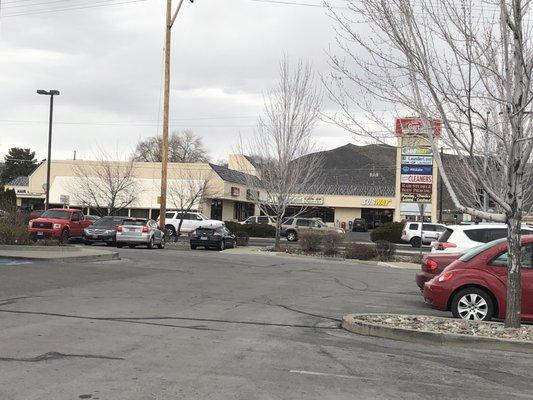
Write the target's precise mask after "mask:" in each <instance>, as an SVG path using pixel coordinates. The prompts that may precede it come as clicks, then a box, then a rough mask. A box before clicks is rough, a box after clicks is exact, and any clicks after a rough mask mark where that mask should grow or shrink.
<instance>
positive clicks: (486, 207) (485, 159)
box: [483, 111, 490, 222]
mask: <svg viewBox="0 0 533 400" xmlns="http://www.w3.org/2000/svg"><path fill="white" fill-rule="evenodd" d="M489 117H490V111H487V124H486V126H485V133H486V135H487V136H486V137H485V151H484V154H483V174H486V173H487V166H488V155H487V153H488V152H489ZM488 210H489V195H488V194H487V192H486V191H485V190H483V211H485V212H487V211H488ZM486 221H487V220H486V219H485V218H484V219H483V222H486Z"/></svg>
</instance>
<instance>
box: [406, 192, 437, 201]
mask: <svg viewBox="0 0 533 400" xmlns="http://www.w3.org/2000/svg"><path fill="white" fill-rule="evenodd" d="M401 202H402V203H431V195H428V194H414V193H402V195H401Z"/></svg>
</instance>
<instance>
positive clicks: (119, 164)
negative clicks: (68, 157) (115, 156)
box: [68, 151, 138, 215]
mask: <svg viewBox="0 0 533 400" xmlns="http://www.w3.org/2000/svg"><path fill="white" fill-rule="evenodd" d="M109 159H110V157H109V155H108V154H106V153H105V152H103V151H100V152H99V154H98V156H97V160H96V161H83V162H79V163H76V164H74V174H75V177H76V180H75V183H73V184H71V185H70V186H71V187H69V188H68V189H69V192H70V193H71V194H72V196H73V198H74V199H75V201H76V202H77V203H79V204H81V205H84V206H87V207H92V208H96V210H97V211H98V213H99V214H104V215H105V213H107V214H109V215H114V214H116V213H117V212H119V211H120V210H122V209H124V208H127V207H129V206H130V205H131V204H132V203H134V202H135V200H136V199H137V194H138V188H137V183H136V180H135V164H134V162H133V161H109ZM103 210H106V211H103Z"/></svg>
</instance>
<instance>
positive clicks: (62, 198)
mask: <svg viewBox="0 0 533 400" xmlns="http://www.w3.org/2000/svg"><path fill="white" fill-rule="evenodd" d="M59 202H60V203H61V204H69V202H70V196H69V195H67V194H61V195H59Z"/></svg>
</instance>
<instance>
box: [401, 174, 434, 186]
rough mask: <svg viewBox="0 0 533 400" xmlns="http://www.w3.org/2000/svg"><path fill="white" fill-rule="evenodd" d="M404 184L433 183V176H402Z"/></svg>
mask: <svg viewBox="0 0 533 400" xmlns="http://www.w3.org/2000/svg"><path fill="white" fill-rule="evenodd" d="M401 182H402V183H429V184H431V183H433V176H432V175H402V177H401Z"/></svg>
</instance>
